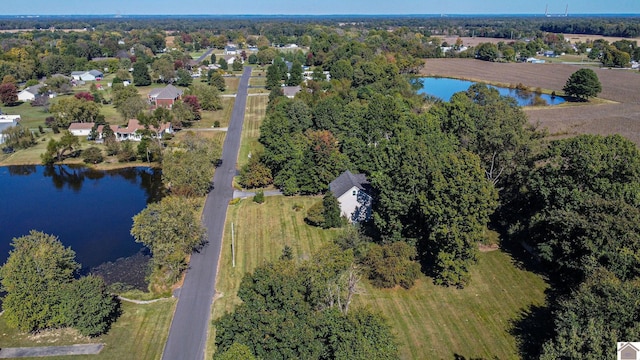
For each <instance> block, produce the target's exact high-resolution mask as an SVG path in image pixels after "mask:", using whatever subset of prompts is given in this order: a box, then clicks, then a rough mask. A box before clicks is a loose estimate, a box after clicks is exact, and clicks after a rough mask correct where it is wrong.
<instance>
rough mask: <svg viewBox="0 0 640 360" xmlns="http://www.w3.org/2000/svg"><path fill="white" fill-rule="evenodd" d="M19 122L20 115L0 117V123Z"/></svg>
mask: <svg viewBox="0 0 640 360" xmlns="http://www.w3.org/2000/svg"><path fill="white" fill-rule="evenodd" d="M20 120H21V119H20V115H0V123H14V122H15V123H17V122H18V121H20Z"/></svg>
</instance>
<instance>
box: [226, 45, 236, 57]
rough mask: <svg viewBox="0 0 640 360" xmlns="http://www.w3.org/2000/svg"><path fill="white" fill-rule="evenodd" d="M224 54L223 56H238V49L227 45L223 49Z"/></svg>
mask: <svg viewBox="0 0 640 360" xmlns="http://www.w3.org/2000/svg"><path fill="white" fill-rule="evenodd" d="M224 54H225V55H238V48H237V47H236V46H235V45H233V44H229V45H227V46H225V47H224Z"/></svg>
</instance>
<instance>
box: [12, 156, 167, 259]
mask: <svg viewBox="0 0 640 360" xmlns="http://www.w3.org/2000/svg"><path fill="white" fill-rule="evenodd" d="M161 193H162V182H161V171H160V170H154V169H148V168H127V169H120V170H113V171H96V170H91V169H87V168H83V167H77V168H76V167H70V166H61V165H57V166H47V167H45V166H35V165H29V166H7V167H0V264H4V263H5V261H6V259H7V257H8V256H9V250H10V249H11V247H10V245H9V244H10V242H11V240H12V239H13V238H15V237H19V236H22V235H27V234H28V233H29V231H30V230H32V229H34V230H38V231H42V232H45V233H47V234H52V235H56V236H57V237H58V238H59V239H60V241H62V243H63V244H64V245H65V246H67V247H71V248H72V249H73V250H74V251H75V252H76V261H78V262H79V263H80V264H81V265H82V267H83V269H85V270H86V269H90V268H93V267H95V266H98V265H100V264H102V263H104V262H108V261H115V260H116V259H119V258H123V257H129V256H132V255H136V254H137V253H139V252H140V250H141V249H142V248H143V246H142V244H139V243H136V242H135V241H134V239H133V237H132V236H131V235H130V234H129V230H131V225H132V222H133V221H132V217H133V216H134V215H135V214H137V213H139V212H140V211H141V210H142V209H144V208H145V206H146V204H147V203H149V202H153V201H157V200H159V198H160V196H161Z"/></svg>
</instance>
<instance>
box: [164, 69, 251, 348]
mask: <svg viewBox="0 0 640 360" xmlns="http://www.w3.org/2000/svg"><path fill="white" fill-rule="evenodd" d="M250 76H251V68H250V67H245V68H244V72H243V74H242V77H241V79H240V84H239V87H238V96H237V97H236V101H235V105H234V107H233V112H232V114H231V121H230V123H229V129H228V131H227V136H226V138H225V142H224V147H223V151H222V164H221V165H220V166H219V167H218V168H217V169H216V172H215V175H214V177H213V190H212V191H211V192H210V193H209V195H208V196H207V200H206V203H205V207H204V211H203V214H202V222H203V225H204V226H205V227H206V228H207V238H208V244H207V245H205V246H204V247H203V248H202V249H201V250H200V251H199V252H194V253H193V255H192V256H191V262H190V264H189V269H188V270H187V273H186V276H185V279H184V284H183V286H182V288H181V289H180V291H179V298H178V304H177V307H176V311H175V314H174V316H173V321H172V323H171V328H170V330H169V337H168V339H167V343H166V345H165V348H164V352H163V356H162V358H163V359H166V360H177V359H180V360H202V359H203V358H204V352H205V347H206V341H207V331H208V329H209V327H210V315H211V305H212V303H213V296H214V294H215V281H216V276H217V272H218V260H219V258H220V251H221V248H222V236H223V230H224V223H225V218H226V212H227V205H228V203H229V201H230V200H231V199H232V196H233V188H232V180H233V177H234V176H235V174H236V160H237V157H238V150H239V148H240V134H241V132H242V123H243V121H244V113H245V107H246V103H247V88H248V85H249V77H250Z"/></svg>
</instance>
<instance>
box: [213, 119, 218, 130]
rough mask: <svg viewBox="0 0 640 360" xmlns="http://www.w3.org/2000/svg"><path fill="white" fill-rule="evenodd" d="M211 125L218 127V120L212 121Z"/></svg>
mask: <svg viewBox="0 0 640 360" xmlns="http://www.w3.org/2000/svg"><path fill="white" fill-rule="evenodd" d="M213 127H214V128H219V127H220V121H218V120H216V121H214V122H213Z"/></svg>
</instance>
